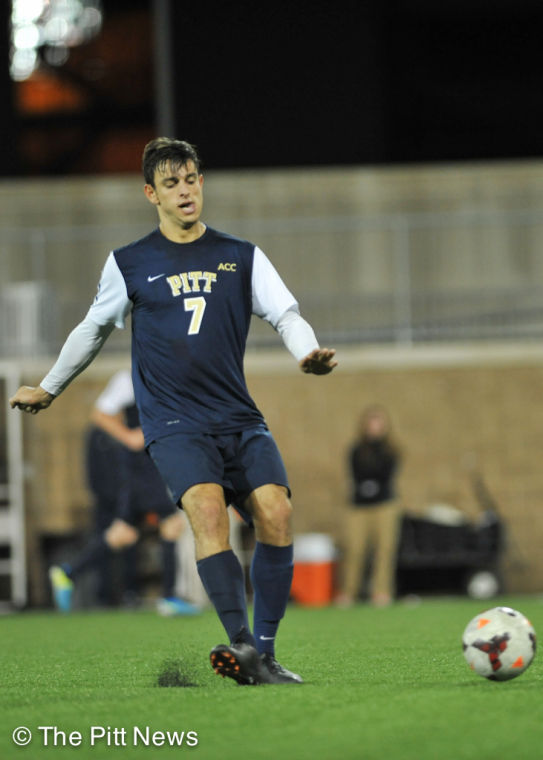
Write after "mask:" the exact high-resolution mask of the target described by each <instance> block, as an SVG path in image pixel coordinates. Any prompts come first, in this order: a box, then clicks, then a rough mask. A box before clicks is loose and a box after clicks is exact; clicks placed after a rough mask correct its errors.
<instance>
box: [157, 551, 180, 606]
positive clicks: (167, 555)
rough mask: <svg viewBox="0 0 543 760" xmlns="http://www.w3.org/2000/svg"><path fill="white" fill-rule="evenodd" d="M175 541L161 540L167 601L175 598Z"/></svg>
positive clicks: (164, 587) (164, 592) (163, 593)
mask: <svg viewBox="0 0 543 760" xmlns="http://www.w3.org/2000/svg"><path fill="white" fill-rule="evenodd" d="M175 548H176V542H175V541H166V539H165V538H161V539H160V554H161V560H162V595H163V596H164V598H165V599H168V598H169V597H171V596H174V591H175V580H176V571H177V561H176V557H175Z"/></svg>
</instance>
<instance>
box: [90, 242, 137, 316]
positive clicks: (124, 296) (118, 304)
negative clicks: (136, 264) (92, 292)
mask: <svg viewBox="0 0 543 760" xmlns="http://www.w3.org/2000/svg"><path fill="white" fill-rule="evenodd" d="M131 308H132V301H131V300H130V299H129V298H128V293H127V291H126V283H125V281H124V277H123V276H122V274H121V270H120V269H119V265H118V264H117V261H116V260H115V256H114V255H113V252H112V253H110V254H109V256H108V257H107V259H106V263H105V264H104V268H103V270H102V276H101V277H100V282H99V283H98V292H97V293H96V298H95V299H94V302H93V304H92V306H91V307H90V309H89V312H88V315H87V316H89V317H90V318H91V319H92V320H93V321H94V322H96V324H98V325H106V324H110V323H111V324H113V325H115V327H119V328H121V329H122V328H123V327H124V320H125V318H126V315H127V314H128V312H129V311H130V309H131Z"/></svg>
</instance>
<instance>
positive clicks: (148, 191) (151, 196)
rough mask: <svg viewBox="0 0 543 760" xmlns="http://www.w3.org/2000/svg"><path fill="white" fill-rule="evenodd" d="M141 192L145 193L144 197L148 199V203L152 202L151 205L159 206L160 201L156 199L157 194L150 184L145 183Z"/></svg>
mask: <svg viewBox="0 0 543 760" xmlns="http://www.w3.org/2000/svg"><path fill="white" fill-rule="evenodd" d="M143 192H144V193H145V197H146V198H147V200H148V201H149V203H152V204H153V206H159V205H160V201H159V200H158V196H157V194H156V190H155V188H154V187H153V186H152V185H149V184H145V185H144V186H143Z"/></svg>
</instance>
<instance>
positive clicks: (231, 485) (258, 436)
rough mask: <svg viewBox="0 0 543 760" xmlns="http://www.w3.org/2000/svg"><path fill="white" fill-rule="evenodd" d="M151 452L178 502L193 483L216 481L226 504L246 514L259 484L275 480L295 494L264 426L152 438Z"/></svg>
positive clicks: (271, 438)
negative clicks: (225, 431) (246, 501)
mask: <svg viewBox="0 0 543 760" xmlns="http://www.w3.org/2000/svg"><path fill="white" fill-rule="evenodd" d="M149 453H150V454H151V457H152V459H153V461H154V463H155V465H156V466H157V469H158V471H159V472H160V474H161V475H162V478H163V479H164V481H165V483H166V485H167V486H168V490H169V492H170V495H171V497H172V499H173V501H175V502H176V503H177V502H179V500H180V499H181V498H182V496H183V494H184V493H185V491H187V490H188V489H189V488H191V486H195V485H197V484H198V483H217V484H218V485H220V486H222V487H223V489H224V492H225V500H226V503H227V504H233V505H234V506H235V507H236V508H237V509H238V511H239V512H240V513H241V514H242V516H243V517H244V519H247V515H246V514H244V513H243V503H244V502H245V499H246V498H247V497H248V496H249V494H250V493H252V492H253V491H254V490H255V488H259V487H260V486H264V485H268V484H270V483H274V484H276V485H280V486H285V488H287V490H288V492H289V495H290V489H289V485H288V478H287V473H286V470H285V465H284V464H283V460H282V459H281V454H280V453H279V449H278V448H277V445H276V443H275V441H274V440H273V437H272V434H271V433H270V431H269V430H268V429H267V427H266V426H265V425H261V426H258V427H254V428H250V429H249V430H244V431H242V432H241V433H229V434H226V435H211V434H207V433H196V434H195V433H174V434H173V435H169V436H167V437H166V438H160V439H159V440H157V441H153V443H151V445H150V446H149ZM240 508H241V509H240Z"/></svg>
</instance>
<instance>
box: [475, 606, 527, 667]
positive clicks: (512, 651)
mask: <svg viewBox="0 0 543 760" xmlns="http://www.w3.org/2000/svg"><path fill="white" fill-rule="evenodd" d="M462 647H463V649H464V657H465V658H466V660H467V663H468V665H469V666H470V668H471V669H472V670H474V671H475V672H476V673H478V674H479V675H480V676H484V678H488V679H490V680H491V681H508V680H509V679H511V678H516V677H517V676H520V674H521V673H524V671H525V670H526V669H527V668H528V667H529V665H530V664H531V662H532V660H533V659H534V656H535V648H536V637H535V631H534V629H533V626H532V624H531V623H530V621H529V620H528V619H527V618H525V617H524V615H523V614H522V613H520V612H518V611H517V610H513V609H511V607H493V608H492V609H491V610H486V612H481V613H480V614H479V615H477V616H476V617H474V618H473V620H470V622H469V623H468V625H467V627H466V630H465V631H464V634H463V636H462Z"/></svg>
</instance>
